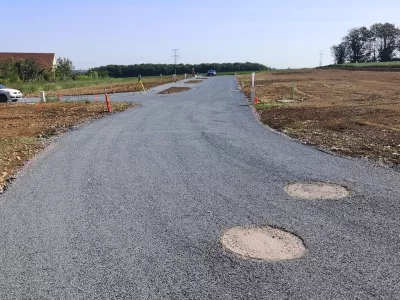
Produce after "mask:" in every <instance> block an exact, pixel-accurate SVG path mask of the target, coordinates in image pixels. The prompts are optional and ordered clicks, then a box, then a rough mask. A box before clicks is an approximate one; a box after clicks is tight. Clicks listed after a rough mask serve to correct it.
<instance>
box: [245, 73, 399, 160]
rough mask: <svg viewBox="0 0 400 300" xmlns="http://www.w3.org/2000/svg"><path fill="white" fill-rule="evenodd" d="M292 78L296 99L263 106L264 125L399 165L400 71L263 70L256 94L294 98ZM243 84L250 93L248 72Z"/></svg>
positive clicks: (333, 148)
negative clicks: (285, 102)
mask: <svg viewBox="0 0 400 300" xmlns="http://www.w3.org/2000/svg"><path fill="white" fill-rule="evenodd" d="M293 81H295V82H296V92H295V100H296V102H295V103H293V104H285V105H283V106H282V105H279V106H274V105H260V106H259V108H261V107H262V108H261V109H259V114H260V117H261V120H262V121H263V122H264V123H266V124H268V125H269V126H271V127H273V128H275V129H278V130H281V131H283V132H285V133H286V134H288V135H290V136H292V137H295V138H298V139H300V140H302V141H304V142H307V143H309V144H311V145H318V146H322V147H324V148H326V149H328V150H331V151H335V152H339V153H341V154H345V155H350V156H362V157H370V158H374V159H376V160H379V161H384V162H387V163H394V164H400V122H399V121H400V85H399V84H398V83H399V82H400V74H399V73H387V72H366V71H359V72H357V71H352V72H349V71H342V70H312V71H303V72H284V73H259V74H257V75H256V82H255V86H256V94H257V97H258V98H259V99H260V100H261V101H262V102H266V103H270V102H272V103H274V102H276V101H277V100H281V99H291V98H292V82H293ZM241 85H242V87H243V88H244V92H245V93H246V94H247V95H248V94H249V92H250V90H249V86H250V77H249V76H248V75H242V76H241ZM280 104H281V103H280Z"/></svg>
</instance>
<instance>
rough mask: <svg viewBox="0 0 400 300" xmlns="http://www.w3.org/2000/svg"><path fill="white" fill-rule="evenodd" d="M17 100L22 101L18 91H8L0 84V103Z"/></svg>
mask: <svg viewBox="0 0 400 300" xmlns="http://www.w3.org/2000/svg"><path fill="white" fill-rule="evenodd" d="M18 99H22V93H21V92H20V91H18V90H14V89H9V88H7V87H5V86H4V85H2V84H0V102H7V101H9V100H10V101H13V102H16V101H18Z"/></svg>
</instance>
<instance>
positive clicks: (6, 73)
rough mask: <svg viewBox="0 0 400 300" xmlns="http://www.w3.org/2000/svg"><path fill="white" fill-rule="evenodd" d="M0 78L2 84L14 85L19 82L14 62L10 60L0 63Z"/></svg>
mask: <svg viewBox="0 0 400 300" xmlns="http://www.w3.org/2000/svg"><path fill="white" fill-rule="evenodd" d="M0 78H1V79H2V80H3V82H5V81H7V82H10V83H16V82H19V81H20V80H21V78H20V77H19V73H18V69H17V66H16V61H15V60H14V59H12V58H9V59H6V60H1V61H0Z"/></svg>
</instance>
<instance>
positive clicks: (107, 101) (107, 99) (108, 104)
mask: <svg viewBox="0 0 400 300" xmlns="http://www.w3.org/2000/svg"><path fill="white" fill-rule="evenodd" d="M105 97H106V104H107V111H108V112H109V113H110V112H111V103H110V99H109V98H108V95H107V93H105Z"/></svg>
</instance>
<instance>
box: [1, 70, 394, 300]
mask: <svg viewBox="0 0 400 300" xmlns="http://www.w3.org/2000/svg"><path fill="white" fill-rule="evenodd" d="M192 87H193V88H192V90H190V91H187V92H183V93H179V94H175V95H156V93H152V94H151V93H149V94H148V95H146V96H144V95H142V96H140V95H136V96H132V97H131V98H129V99H131V100H132V101H138V102H140V103H141V104H142V106H141V107H139V108H136V109H132V110H129V111H126V112H123V113H120V114H115V115H110V116H107V117H105V118H102V119H99V120H96V121H93V122H91V123H89V124H87V125H85V126H82V127H80V128H79V129H77V130H75V131H72V132H70V133H67V134H65V135H63V136H61V137H59V138H58V139H56V140H55V141H54V143H53V144H52V145H51V146H50V147H48V148H47V149H46V150H45V151H44V152H42V153H41V154H40V155H38V157H37V158H36V159H35V160H33V161H31V162H30V163H29V164H28V165H27V166H26V167H24V169H23V170H22V171H21V172H20V174H19V176H18V178H17V179H16V180H15V181H14V183H13V184H12V185H11V187H10V188H9V189H8V190H7V191H6V192H5V193H4V194H3V195H2V196H0V299H399V298H400V275H399V274H400V222H399V220H400V203H399V201H400V197H399V194H400V173H399V172H396V171H393V170H391V169H388V168H384V167H379V166H376V165H374V164H372V163H370V162H367V161H363V160H357V159H348V158H342V157H338V156H333V155H330V154H327V153H324V152H321V151H318V150H316V149H313V148H311V147H308V146H305V145H302V144H301V143H298V142H296V141H293V140H291V139H289V138H287V137H285V136H283V135H281V134H278V133H276V132H274V131H272V130H270V129H268V128H266V127H264V126H263V125H262V124H260V123H259V122H258V121H257V120H256V118H255V116H254V114H253V113H252V109H251V108H250V107H249V106H246V100H245V98H244V96H243V95H242V93H241V92H239V91H237V84H236V82H235V80H234V78H233V77H216V78H210V79H207V80H205V81H204V82H203V83H201V84H200V85H193V86H192ZM161 88H162V87H158V89H161ZM303 181H307V182H308V181H327V182H333V183H338V184H342V185H345V186H347V187H348V188H349V189H350V190H351V191H352V192H351V195H350V196H349V197H347V198H344V199H342V200H339V201H309V200H308V201H307V200H298V199H294V198H292V197H290V196H289V195H288V194H286V192H285V191H284V187H285V185H286V184H288V183H293V182H303ZM247 225H273V226H278V227H281V228H284V229H286V230H288V231H290V232H292V233H295V234H297V235H298V236H299V237H301V238H302V239H303V240H304V243H305V245H306V246H307V249H308V253H307V255H306V256H304V257H303V258H300V259H297V260H290V261H280V262H262V261H255V260H244V259H241V258H239V257H236V256H235V255H233V254H231V253H228V252H226V251H225V250H224V249H223V248H222V247H221V243H220V237H221V235H222V234H223V233H224V231H226V230H227V229H229V228H232V227H234V226H247Z"/></svg>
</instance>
